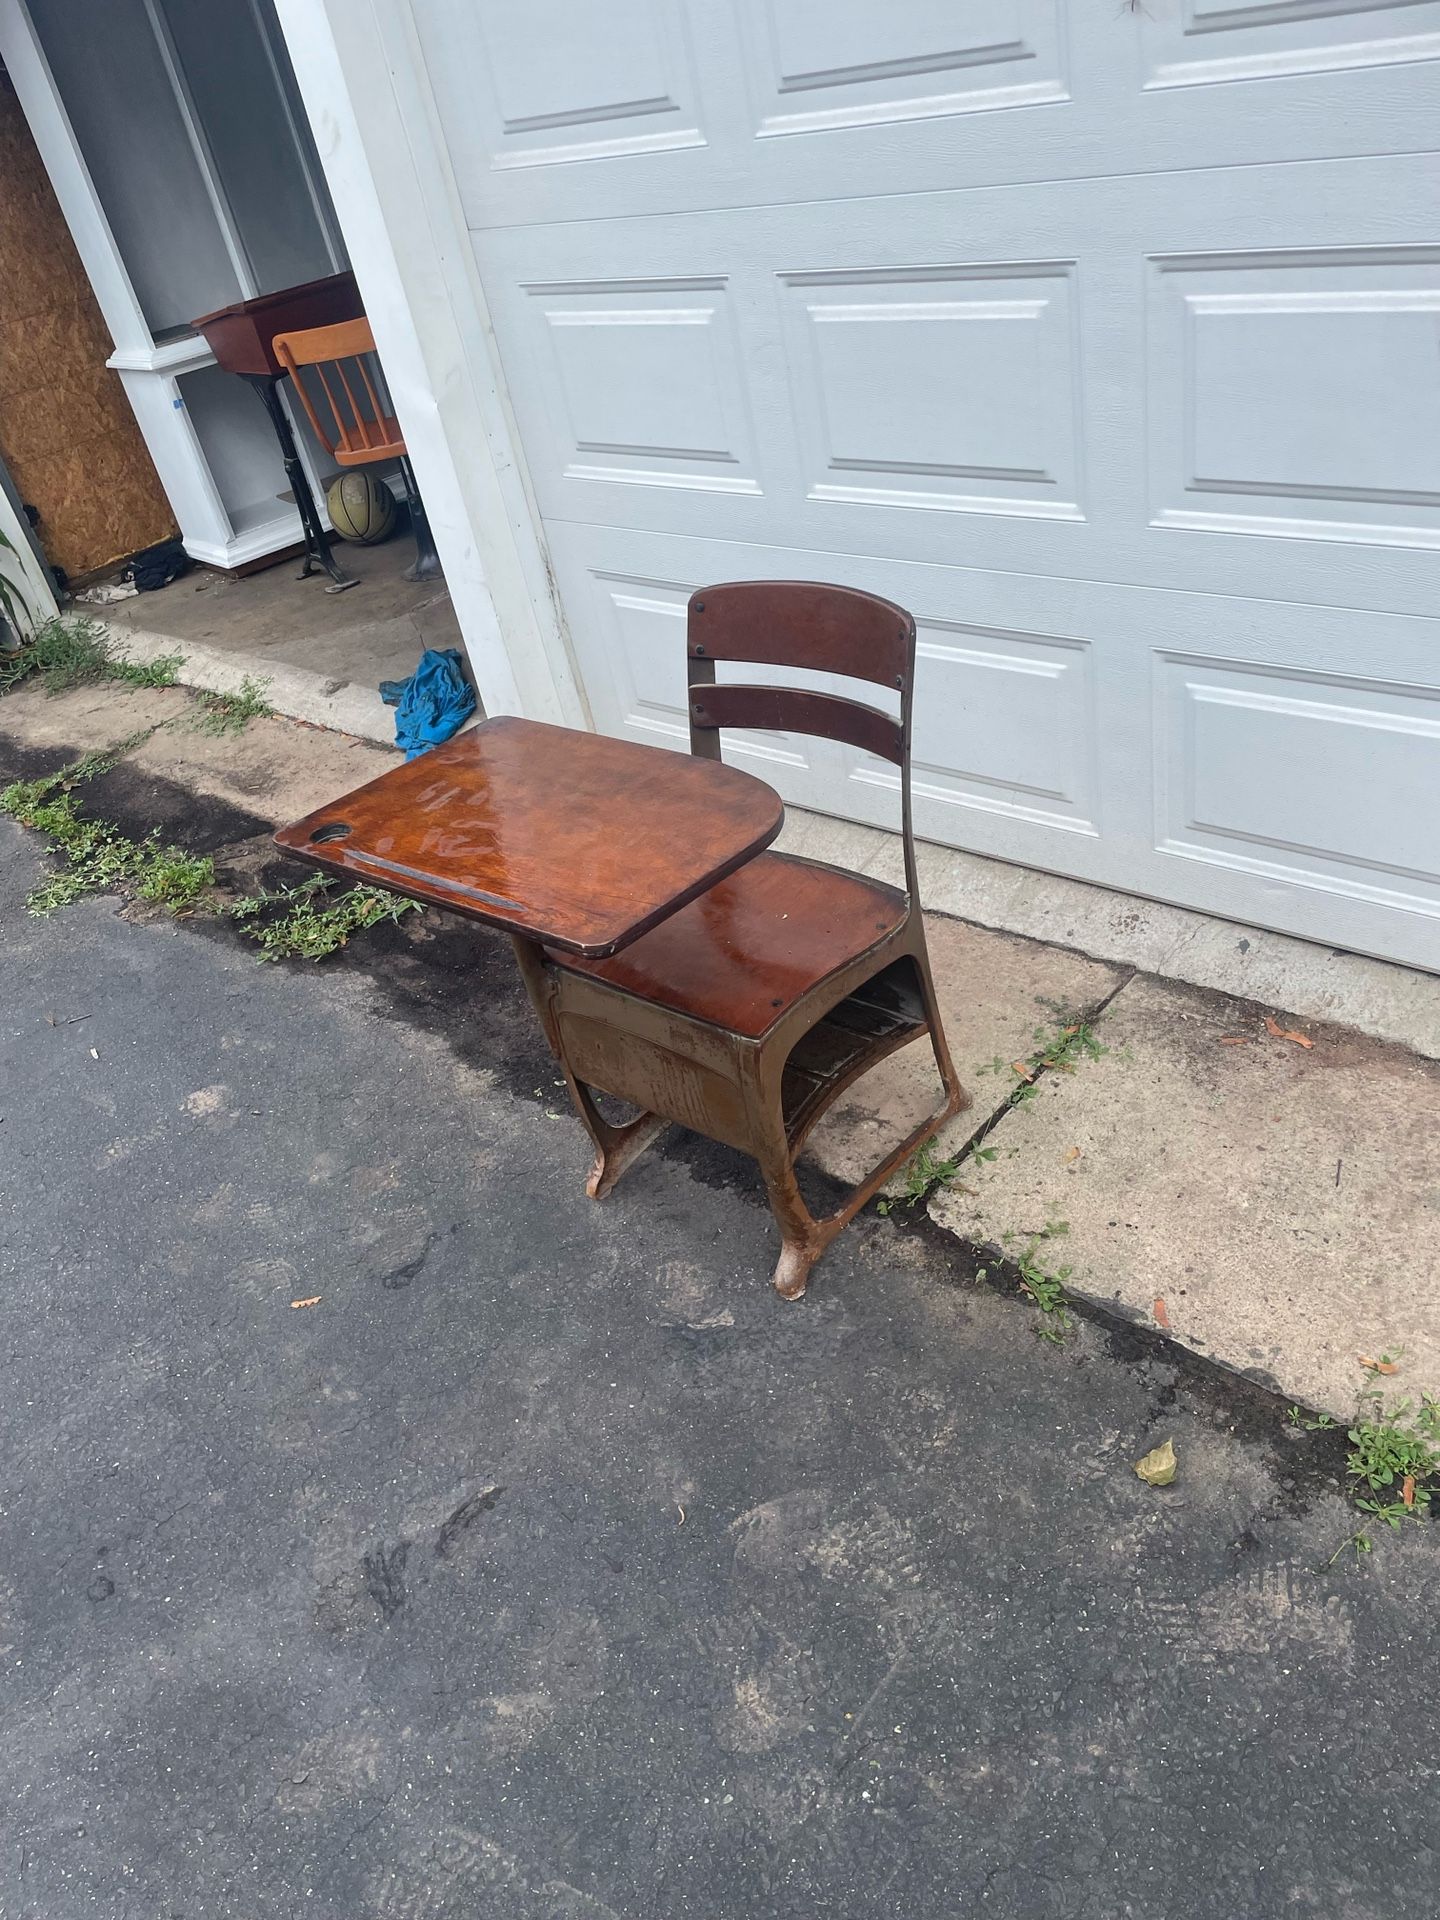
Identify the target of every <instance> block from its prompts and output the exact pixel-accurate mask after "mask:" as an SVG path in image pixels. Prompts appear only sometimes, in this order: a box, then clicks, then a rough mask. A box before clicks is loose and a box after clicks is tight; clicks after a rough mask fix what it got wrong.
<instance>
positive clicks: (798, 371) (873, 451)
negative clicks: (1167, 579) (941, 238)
mask: <svg viewBox="0 0 1440 1920" xmlns="http://www.w3.org/2000/svg"><path fill="white" fill-rule="evenodd" d="M1073 274H1074V265H1073V263H1071V262H1033V263H1030V262H1027V263H1021V264H1017V265H1003V266H953V267H914V268H906V269H874V270H869V269H866V270H860V271H835V272H816V273H782V274H781V275H780V281H781V285H782V289H783V293H784V301H785V307H786V321H787V328H788V333H789V340H790V356H789V357H790V364H791V367H792V369H793V372H794V377H795V380H796V383H797V387H796V396H795V400H796V413H797V419H798V424H799V429H800V434H801V439H802V443H803V448H804V457H805V461H806V467H807V472H808V474H809V476H810V477H809V485H808V497H809V498H810V499H812V500H836V501H846V502H850V503H852V504H859V505H865V506H895V507H912V508H914V507H919V508H937V509H942V510H948V511H952V512H968V513H1005V514H1021V515H1029V516H1035V517H1040V518H1045V519H1062V520H1079V519H1083V518H1084V515H1083V513H1082V511H1081V508H1080V505H1079V491H1080V488H1079V469H1080V458H1079V453H1080V425H1079V396H1078V393H1077V391H1076V381H1075V364H1076V358H1077V355H1076V347H1075V340H1074V325H1075V317H1074V310H1073V309H1074V302H1073V299H1072V297H1071V296H1072V278H1073Z"/></svg>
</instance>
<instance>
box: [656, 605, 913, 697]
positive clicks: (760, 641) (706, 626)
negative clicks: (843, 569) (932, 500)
mask: <svg viewBox="0 0 1440 1920" xmlns="http://www.w3.org/2000/svg"><path fill="white" fill-rule="evenodd" d="M687 643H688V648H689V653H690V658H691V659H692V660H707V659H708V660H740V661H748V662H750V663H751V664H752V665H757V666H758V665H764V666H771V667H801V668H807V669H810V670H812V671H815V672H820V673H843V674H845V675H846V676H847V677H848V678H850V679H854V680H870V681H873V682H874V683H875V684H876V685H877V686H884V687H900V688H903V687H904V686H905V685H906V684H907V683H908V680H909V677H910V673H911V670H912V662H913V659H914V648H915V622H914V620H913V619H912V618H911V616H910V615H909V614H908V613H906V611H905V609H904V608H903V607H897V606H896V605H895V604H894V602H893V601H890V600H882V599H881V598H880V597H879V595H878V594H873V593H861V592H860V591H859V590H858V589H857V588H854V587H833V586H825V585H823V584H822V583H820V582H818V581H814V580H731V581H726V582H725V583H724V585H722V586H717V587H702V588H701V589H700V590H699V591H698V592H696V593H693V594H691V596H690V606H689V614H688V626H687Z"/></svg>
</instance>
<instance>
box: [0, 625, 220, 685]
mask: <svg viewBox="0 0 1440 1920" xmlns="http://www.w3.org/2000/svg"><path fill="white" fill-rule="evenodd" d="M184 664H185V661H184V656H183V655H181V654H178V653H168V654H164V655H162V656H161V657H160V658H159V659H158V660H152V661H150V662H149V663H148V664H146V665H141V664H140V663H139V662H138V661H134V660H130V659H127V658H126V656H125V655H124V654H123V653H121V652H120V651H119V650H118V649H117V647H116V644H115V642H114V641H113V640H112V639H111V637H110V635H109V634H108V633H107V632H106V631H105V629H104V627H102V626H101V625H100V623H99V621H98V620H86V619H82V618H76V617H75V616H74V615H73V614H71V615H65V614H59V615H57V616H55V617H54V618H53V619H50V620H43V621H42V622H41V623H40V625H39V626H38V627H37V628H36V629H35V631H34V633H33V634H31V635H30V637H29V639H28V640H27V641H26V642H25V644H24V645H23V646H22V647H19V648H17V649H16V651H15V652H14V653H7V654H0V693H8V692H9V691H10V689H11V688H12V687H17V686H19V685H20V683H21V682H22V681H24V680H29V679H30V678H32V676H33V677H34V678H35V679H37V680H38V681H39V683H40V685H41V686H42V687H43V688H44V689H45V691H46V693H64V692H65V690H66V689H67V688H68V687H80V686H85V685H87V684H88V683H90V682H92V681H95V680H118V681H120V682H122V683H123V684H124V685H126V686H131V687H173V686H174V685H175V682H176V680H177V679H178V678H179V673H180V669H181V667H182V666H184Z"/></svg>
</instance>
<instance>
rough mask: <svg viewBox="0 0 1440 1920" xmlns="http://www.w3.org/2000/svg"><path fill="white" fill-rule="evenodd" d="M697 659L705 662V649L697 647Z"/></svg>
mask: <svg viewBox="0 0 1440 1920" xmlns="http://www.w3.org/2000/svg"><path fill="white" fill-rule="evenodd" d="M695 658H696V659H697V660H703V659H704V658H705V649H704V647H696V649H695Z"/></svg>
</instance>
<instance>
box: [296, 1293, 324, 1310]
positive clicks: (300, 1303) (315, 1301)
mask: <svg viewBox="0 0 1440 1920" xmlns="http://www.w3.org/2000/svg"><path fill="white" fill-rule="evenodd" d="M324 1297H325V1296H324V1295H323V1294H319V1293H312V1294H311V1295H310V1298H309V1299H308V1300H292V1301H291V1302H290V1304H291V1306H292V1307H318V1306H319V1304H320V1302H321V1300H322V1299H323V1298H324Z"/></svg>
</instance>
